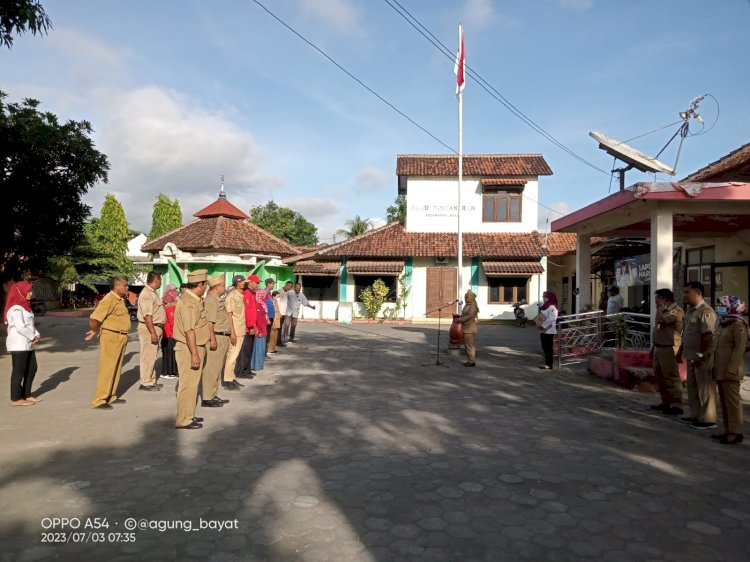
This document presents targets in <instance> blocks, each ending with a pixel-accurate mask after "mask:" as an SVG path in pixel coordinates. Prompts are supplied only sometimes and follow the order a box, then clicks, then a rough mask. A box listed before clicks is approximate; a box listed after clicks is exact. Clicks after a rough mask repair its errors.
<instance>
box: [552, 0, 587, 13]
mask: <svg viewBox="0 0 750 562" xmlns="http://www.w3.org/2000/svg"><path fill="white" fill-rule="evenodd" d="M560 5H561V6H562V7H563V8H568V9H569V10H576V11H578V12H587V11H588V10H590V9H591V7H592V6H593V5H594V0H560Z"/></svg>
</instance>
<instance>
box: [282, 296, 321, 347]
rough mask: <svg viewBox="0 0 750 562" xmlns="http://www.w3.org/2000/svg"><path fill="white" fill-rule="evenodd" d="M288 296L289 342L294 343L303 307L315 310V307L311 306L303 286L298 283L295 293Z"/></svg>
mask: <svg viewBox="0 0 750 562" xmlns="http://www.w3.org/2000/svg"><path fill="white" fill-rule="evenodd" d="M287 295H288V302H287V313H288V314H289V316H290V318H291V320H290V322H289V341H290V342H294V333H295V332H296V331H297V320H299V317H300V315H301V314H302V307H303V306H306V307H307V308H312V309H313V310H315V305H312V304H310V302H309V301H308V300H307V297H306V296H305V295H304V293H302V285H301V284H300V283H297V284H296V285H295V286H294V291H289V292H288V293H287Z"/></svg>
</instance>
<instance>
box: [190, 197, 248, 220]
mask: <svg viewBox="0 0 750 562" xmlns="http://www.w3.org/2000/svg"><path fill="white" fill-rule="evenodd" d="M193 216H194V217H198V218H210V217H227V218H230V219H249V218H250V217H248V216H247V215H246V214H245V213H243V212H242V211H240V210H239V209H238V208H237V207H235V206H234V205H232V204H231V203H230V202H229V201H227V199H226V197H222V196H221V195H220V196H219V198H218V199H217V200H216V201H214V202H213V203H211V204H210V205H209V206H208V207H204V208H203V209H201V210H200V211H198V212H197V213H195V214H194V215H193Z"/></svg>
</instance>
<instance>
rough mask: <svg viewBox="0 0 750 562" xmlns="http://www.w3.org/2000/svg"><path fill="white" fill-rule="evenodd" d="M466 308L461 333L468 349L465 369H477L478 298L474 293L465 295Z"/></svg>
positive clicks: (463, 313) (462, 316) (460, 319)
mask: <svg viewBox="0 0 750 562" xmlns="http://www.w3.org/2000/svg"><path fill="white" fill-rule="evenodd" d="M464 302H465V303H466V306H464V309H463V310H462V311H461V317H460V318H459V319H458V321H459V322H461V331H462V332H463V334H464V347H465V348H466V363H464V367H475V366H476V363H475V362H474V360H475V359H476V350H477V315H478V314H479V307H477V296H476V295H475V294H474V293H473V292H472V291H466V294H465V295H464Z"/></svg>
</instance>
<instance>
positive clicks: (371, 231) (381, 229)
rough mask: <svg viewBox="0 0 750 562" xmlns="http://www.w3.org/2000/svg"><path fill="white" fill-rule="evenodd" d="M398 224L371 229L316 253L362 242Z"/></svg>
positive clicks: (390, 223)
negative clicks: (350, 243)
mask: <svg viewBox="0 0 750 562" xmlns="http://www.w3.org/2000/svg"><path fill="white" fill-rule="evenodd" d="M400 224H401V222H399V221H393V222H389V223H388V224H385V225H383V226H379V227H378V228H371V229H370V230H368V231H366V232H363V233H362V234H358V235H357V236H352V237H351V238H347V239H346V240H342V241H341V242H338V243H337V244H334V245H332V246H326V247H325V248H323V249H321V250H318V251H317V252H316V253H317V254H318V255H323V254H325V253H326V252H327V251H328V250H333V249H338V248H340V247H341V246H344V245H346V244H348V243H349V242H355V241H357V242H358V241H360V240H362V239H363V238H365V237H367V236H370V235H372V234H374V233H377V232H382V231H384V230H386V229H387V228H391V227H394V226H395V225H400Z"/></svg>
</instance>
